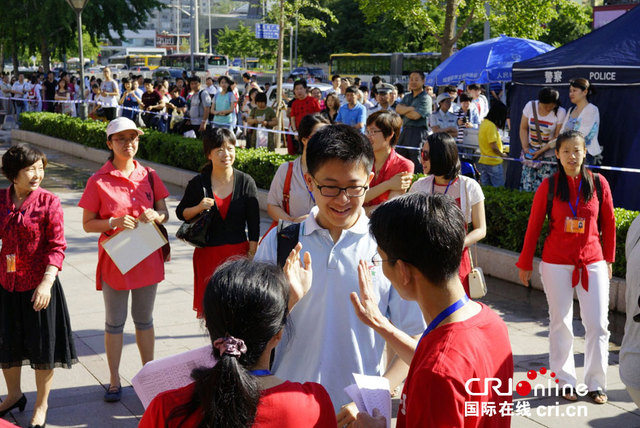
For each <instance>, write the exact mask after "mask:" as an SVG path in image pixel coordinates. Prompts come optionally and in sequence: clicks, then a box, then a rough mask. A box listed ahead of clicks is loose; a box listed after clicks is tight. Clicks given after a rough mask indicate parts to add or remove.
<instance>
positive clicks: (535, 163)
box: [520, 102, 542, 169]
mask: <svg viewBox="0 0 640 428" xmlns="http://www.w3.org/2000/svg"><path fill="white" fill-rule="evenodd" d="M531 107H532V108H531V110H532V111H533V120H534V122H535V124H536V135H537V136H538V143H539V144H542V133H541V132H540V121H539V120H538V106H537V105H536V103H534V102H532V105H531ZM536 152H537V150H534V149H533V148H532V147H530V148H529V153H528V154H529V155H531V156H533V155H534V154H535V153H536ZM526 155H527V154H526V153H524V152H520V161H521V162H522V164H523V165H524V166H527V167H529V168H533V169H539V168H542V163H541V162H540V161H539V160H533V158H532V157H531V158H527V156H526Z"/></svg>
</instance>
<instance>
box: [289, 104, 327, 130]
mask: <svg viewBox="0 0 640 428" xmlns="http://www.w3.org/2000/svg"><path fill="white" fill-rule="evenodd" d="M319 111H321V108H320V103H318V100H317V99H315V98H313V97H310V96H308V95H307V97H306V98H305V99H303V100H299V99H295V100H293V103H292V104H291V117H293V118H295V121H296V130H297V129H298V127H299V126H300V121H301V120H302V118H303V117H305V116H306V115H308V114H313V113H318V112H319Z"/></svg>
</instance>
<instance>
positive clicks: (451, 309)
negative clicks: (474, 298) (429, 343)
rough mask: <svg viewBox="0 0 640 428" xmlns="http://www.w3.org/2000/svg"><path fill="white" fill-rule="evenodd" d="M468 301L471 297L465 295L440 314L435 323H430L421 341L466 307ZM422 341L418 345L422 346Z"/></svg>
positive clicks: (434, 320)
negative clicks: (453, 314) (443, 321)
mask: <svg viewBox="0 0 640 428" xmlns="http://www.w3.org/2000/svg"><path fill="white" fill-rule="evenodd" d="M468 301H469V297H468V296H467V295H466V294H465V295H464V296H463V297H462V298H461V299H460V300H458V301H457V302H455V303H453V304H452V305H451V306H449V307H447V308H446V309H445V310H444V311H442V312H440V313H439V314H438V315H437V316H436V317H435V318H434V319H433V321H431V322H430V323H429V325H427V329H426V330H425V331H424V333H422V337H421V338H420V341H422V338H423V337H425V336H426V335H427V334H429V333H430V332H431V331H432V330H433V329H434V328H436V327H437V326H438V325H439V324H440V323H441V322H442V320H444V319H445V318H447V317H448V316H449V315H451V314H452V313H454V312H455V311H457V310H458V309H460V308H461V307H463V306H464V305H465V303H467V302H468ZM420 341H418V344H420Z"/></svg>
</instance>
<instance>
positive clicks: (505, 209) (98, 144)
mask: <svg viewBox="0 0 640 428" xmlns="http://www.w3.org/2000/svg"><path fill="white" fill-rule="evenodd" d="M20 123H21V125H20V128H21V129H23V130H25V131H32V132H38V133H40V134H45V135H49V136H52V137H57V138H62V139H65V140H69V141H74V142H76V143H80V144H84V145H86V146H89V147H95V148H100V149H103V148H105V147H106V145H105V140H106V133H105V129H106V124H105V123H103V122H95V121H91V120H88V121H82V120H81V119H78V118H72V117H69V116H66V115H61V114H55V113H22V115H21V116H20ZM138 157H140V158H142V159H147V160H150V161H152V162H157V163H161V164H165V165H171V166H175V167H178V168H183V169H187V170H191V171H199V170H200V168H201V166H202V165H203V164H204V162H205V158H204V155H203V153H202V143H201V142H200V140H196V139H193V138H184V137H182V136H180V135H174V134H165V133H161V132H157V131H154V130H149V129H145V134H144V135H142V136H141V137H140V145H139V149H138ZM292 159H294V157H293V156H289V155H279V154H276V153H273V152H268V151H266V150H265V149H238V150H236V161H235V164H234V166H235V167H236V168H238V169H239V170H241V171H244V172H246V173H248V174H250V175H251V176H252V177H253V178H254V179H255V181H256V185H257V186H258V187H259V188H262V189H268V188H269V187H270V185H271V180H272V178H273V176H274V174H275V172H276V170H277V169H278V166H280V164H282V163H283V162H287V161H289V160H292ZM417 177H419V175H416V177H414V179H415V178H417ZM483 191H484V195H485V211H486V212H487V213H488V214H487V237H486V238H485V239H484V240H483V241H482V242H483V243H484V244H487V245H491V246H494V247H498V248H503V249H506V250H510V251H514V252H520V250H521V249H522V244H523V242H524V234H525V231H526V230H527V223H528V220H529V211H530V209H531V204H532V202H533V193H531V192H520V191H518V190H512V189H506V188H494V187H484V188H483ZM638 214H640V213H639V212H638V211H629V210H625V209H622V208H616V209H615V216H616V231H617V243H616V262H615V264H614V266H613V273H614V275H616V276H618V277H622V278H624V276H625V270H626V259H625V256H624V243H625V240H626V237H627V230H628V229H629V226H630V225H631V222H632V221H633V220H634V219H635V218H636V216H638ZM546 230H547V228H546V227H545V228H544V230H543V233H542V235H541V237H540V240H539V242H538V248H537V251H536V255H537V256H540V255H541V252H542V243H543V242H544V238H545V237H546V234H547V232H546Z"/></svg>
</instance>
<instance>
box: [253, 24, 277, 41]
mask: <svg viewBox="0 0 640 428" xmlns="http://www.w3.org/2000/svg"><path fill="white" fill-rule="evenodd" d="M279 36H280V26H279V25H278V24H256V39H274V40H278V38H279Z"/></svg>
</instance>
